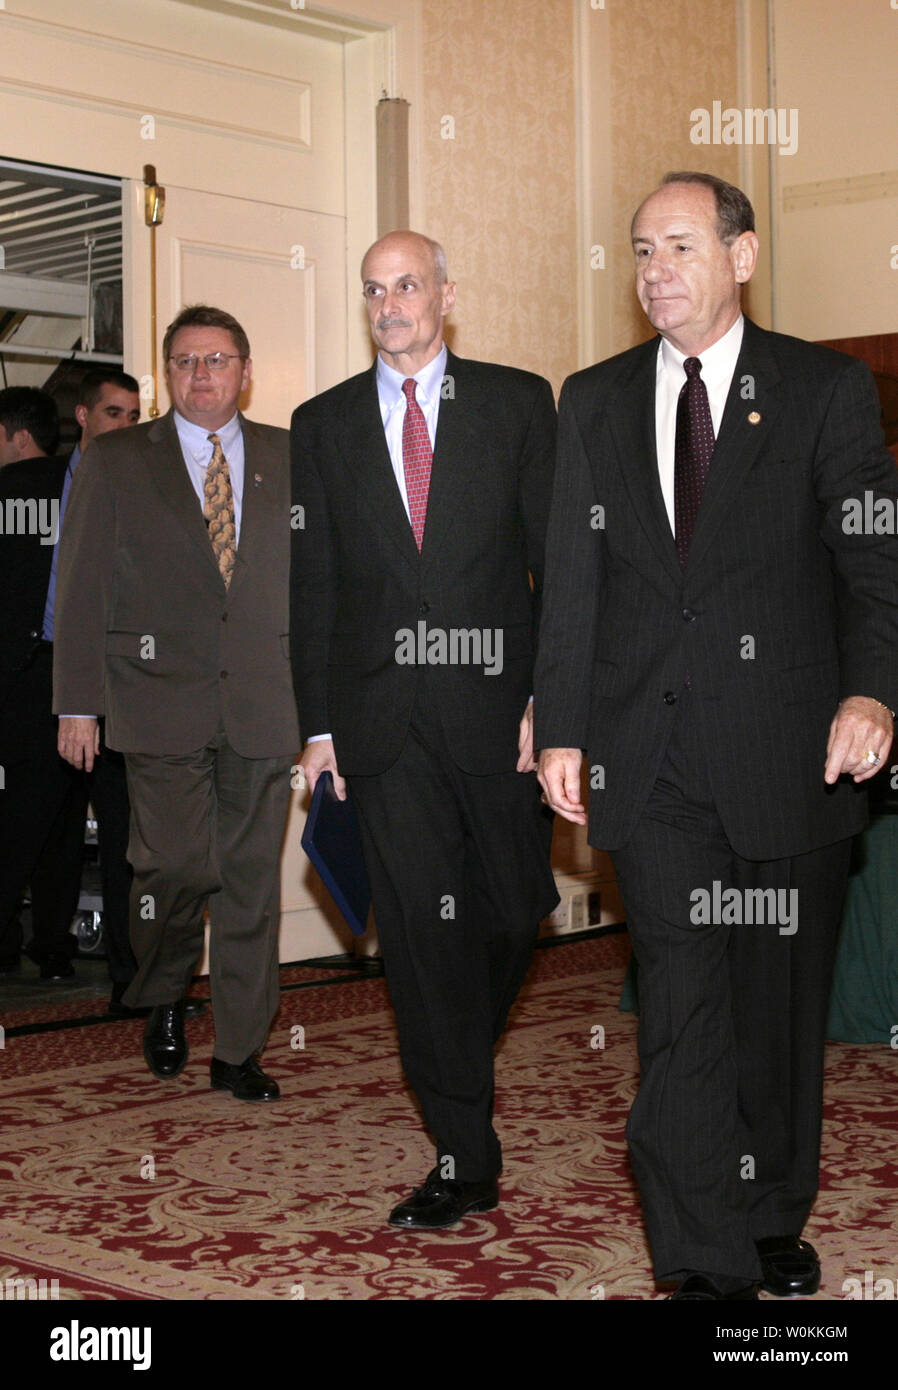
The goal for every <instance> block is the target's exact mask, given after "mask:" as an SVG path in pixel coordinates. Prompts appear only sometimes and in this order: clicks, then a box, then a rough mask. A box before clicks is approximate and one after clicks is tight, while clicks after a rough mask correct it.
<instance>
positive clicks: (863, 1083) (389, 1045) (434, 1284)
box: [0, 936, 898, 1301]
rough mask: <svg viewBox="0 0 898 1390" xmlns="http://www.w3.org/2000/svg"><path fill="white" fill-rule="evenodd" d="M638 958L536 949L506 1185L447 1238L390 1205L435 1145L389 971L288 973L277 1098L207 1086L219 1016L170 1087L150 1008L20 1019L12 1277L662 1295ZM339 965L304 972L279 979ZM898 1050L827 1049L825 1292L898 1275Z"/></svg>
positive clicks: (315, 1289)
mask: <svg viewBox="0 0 898 1390" xmlns="http://www.w3.org/2000/svg"><path fill="white" fill-rule="evenodd" d="M626 959H627V943H626V938H625V937H623V936H608V937H604V938H600V939H594V940H589V941H585V942H581V943H572V944H565V945H563V946H561V947H553V948H551V949H548V950H544V951H540V952H538V953H537V963H536V965H535V967H534V969H533V971H532V973H531V976H530V979H529V981H528V984H527V987H526V989H525V992H524V994H523V995H522V997H521V1000H520V1002H519V1005H518V1007H517V1008H516V1011H515V1014H514V1018H513V1024H512V1027H511V1028H510V1030H509V1032H508V1034H507V1036H506V1038H505V1040H504V1042H503V1045H502V1048H501V1051H500V1054H499V1058H498V1062H497V1077H498V1103H497V1127H498V1129H499V1132H500V1134H501V1137H502V1140H503V1145H504V1149H505V1163H506V1169H505V1174H504V1176H503V1179H502V1205H501V1206H500V1208H499V1209H498V1210H497V1211H495V1212H490V1213H488V1214H486V1215H482V1216H477V1217H473V1218H469V1219H468V1220H466V1221H465V1222H464V1223H463V1224H462V1225H461V1226H459V1227H457V1228H455V1229H454V1230H452V1231H449V1232H445V1233H443V1234H442V1235H439V1236H435V1235H434V1236H429V1235H426V1234H422V1233H414V1232H408V1233H403V1232H394V1231H392V1230H390V1229H389V1228H388V1227H387V1226H386V1225H385V1224H384V1217H385V1215H386V1213H387V1211H388V1210H389V1208H390V1206H391V1205H392V1204H393V1203H394V1202H395V1201H397V1200H398V1199H399V1198H401V1197H402V1196H404V1195H405V1194H406V1193H407V1192H408V1190H409V1188H410V1187H412V1186H413V1185H414V1184H415V1183H417V1182H419V1181H420V1180H421V1178H422V1176H423V1174H424V1173H425V1172H426V1171H427V1169H428V1168H429V1167H430V1164H431V1162H432V1158H431V1149H430V1147H429V1144H428V1142H427V1140H426V1138H425V1136H424V1133H423V1131H422V1129H421V1125H420V1122H419V1120H418V1117H417V1114H416V1111H415V1107H414V1102H413V1100H412V1098H411V1096H410V1094H409V1093H408V1091H407V1090H405V1089H404V1087H403V1084H402V1080H401V1075H400V1071H399V1065H398V1060H397V1050H396V1039H395V1033H394V1028H393V1022H392V1015H391V1013H390V1010H389V1006H388V1001H387V995H386V988H385V984H384V982H383V980H380V979H367V980H359V981H352V982H344V983H342V984H337V985H334V986H324V987H321V988H293V989H285V991H284V994H283V996H282V1005H281V1010H280V1013H279V1015H278V1018H277V1020H276V1023H275V1027H274V1029H273V1031H272V1035H271V1039H270V1041H269V1045H268V1049H267V1051H266V1054H265V1066H266V1069H267V1070H268V1071H270V1072H271V1073H272V1075H274V1076H275V1077H276V1079H277V1080H278V1082H279V1083H280V1086H281V1090H282V1095H283V1099H282V1100H281V1101H280V1102H279V1103H277V1104H274V1105H270V1106H250V1105H246V1104H241V1103H240V1102H238V1101H235V1100H234V1099H233V1098H232V1097H231V1096H229V1095H227V1094H224V1093H218V1092H212V1091H210V1090H209V1087H208V1064H209V1059H210V1057H211V1053H212V1022H211V1018H210V1017H209V1015H208V1013H207V1014H206V1016H204V1017H202V1018H200V1019H197V1020H194V1021H192V1022H189V1023H188V1037H189V1042H190V1047H191V1056H190V1061H189V1062H188V1065H187V1068H186V1070H185V1071H184V1072H183V1073H182V1074H181V1076H180V1077H178V1078H177V1079H176V1080H175V1081H173V1082H168V1083H163V1082H160V1081H157V1080H155V1079H154V1078H153V1077H152V1076H151V1075H150V1074H149V1073H148V1072H147V1070H146V1068H145V1066H144V1063H143V1060H142V1058H141V1055H140V1040H141V1031H142V1027H143V1025H142V1023H140V1022H122V1023H102V1024H97V1026H92V1027H81V1028H74V1029H68V1030H66V1029H62V1030H58V1031H54V1032H45V1033H38V1034H32V1035H25V1036H21V1035H18V1036H17V1035H13V1036H8V1037H7V1039H6V1046H5V1049H4V1050H3V1051H2V1053H0V1065H2V1074H3V1084H2V1090H0V1124H2V1129H3V1135H4V1138H3V1142H2V1152H0V1280H3V1279H5V1278H6V1277H7V1276H13V1275H30V1276H31V1277H34V1278H47V1279H51V1278H55V1279H58V1281H59V1296H60V1297H61V1298H68V1299H214V1300H233V1299H258V1300H275V1299H295V1298H303V1297H304V1298H306V1299H327V1300H338V1299H352V1300H378V1299H381V1300H383V1299H397V1300H399V1299H453V1300H458V1299H463V1300H464V1299H468V1300H477V1299H512V1300H531V1299H548V1300H587V1301H588V1300H593V1299H597V1298H605V1299H646V1298H651V1297H652V1296H653V1295H654V1286H653V1283H652V1279H651V1275H650V1269H649V1260H648V1251H647V1249H646V1245H645V1237H644V1232H643V1229H642V1225H641V1222H640V1218H639V1208H638V1203H637V1199H636V1193H635V1190H634V1187H633V1182H632V1178H631V1175H630V1170H629V1165H628V1161H627V1154H626V1146H625V1142H624V1121H625V1118H626V1112H627V1110H628V1108H629V1105H630V1102H631V1099H632V1097H633V1094H634V1090H635V1086H636V1058H635V1020H634V1019H633V1018H632V1016H630V1015H625V1014H621V1013H620V1012H619V1011H618V1008H617V1001H618V998H619V994H620V987H621V982H622V979H623V974H624V970H625V966H626ZM325 973H326V972H322V971H310V970H306V971H303V970H292V971H285V972H284V984H285V985H291V984H292V985H294V986H295V985H297V984H299V985H302V984H304V983H307V982H308V981H309V980H311V979H314V978H322V976H323V975H325ZM330 978H334V979H336V978H339V972H330ZM65 1008H68V1010H69V1014H70V1016H71V1015H73V1014H74V1015H76V1016H78V1017H84V1016H85V1014H86V1012H87V1010H86V1008H85V1006H84V1005H83V1004H78V1005H68V1006H64V1009H63V1010H62V1012H64V1010H65ZM102 1008H103V1005H102V1003H101V1002H100V1001H98V1002H97V1006H96V1011H97V1013H98V1014H99V1013H101V1012H102ZM60 1012H61V1011H60V1010H56V1011H55V1013H54V1015H53V1016H54V1017H56V1018H58V1017H59V1016H60ZM4 1021H5V1022H6V1024H7V1027H8V1028H11V1027H14V1026H16V1025H21V1024H22V1023H25V1022H36V1021H38V1020H37V1019H36V1018H34V1017H32V1015H31V1014H26V1013H21V1014H19V1013H16V1014H15V1015H12V1016H7V1018H6V1019H5V1020H4ZM597 1026H598V1027H597ZM297 1028H298V1029H300V1030H302V1031H297ZM601 1029H604V1038H603V1037H602V1033H601V1031H600V1030H601ZM602 1041H604V1047H600V1046H594V1045H593V1043H596V1044H598V1043H600V1042H602ZM291 1042H292V1044H293V1045H291ZM300 1043H304V1046H299V1045H298V1044H300ZM896 1066H898V1054H896V1053H895V1052H894V1051H892V1050H891V1049H889V1048H887V1047H881V1046H879V1047H878V1046H853V1045H848V1044H843V1043H838V1044H832V1045H831V1046H830V1048H829V1052H828V1070H827V1116H826V1138H825V1149H824V1187H823V1191H822V1192H821V1195H820V1197H819V1199H818V1202H817V1206H816V1209H815V1212H814V1214H813V1216H812V1219H811V1222H810V1224H809V1227H808V1231H807V1234H808V1235H809V1236H810V1238H811V1239H813V1240H814V1242H815V1243H816V1244H817V1246H818V1248H819V1250H820V1253H821V1256H822V1258H823V1260H824V1270H825V1274H824V1277H825V1283H824V1286H823V1288H822V1289H821V1292H820V1294H819V1295H818V1297H819V1298H829V1299H839V1298H842V1297H844V1292H843V1287H842V1281H843V1280H844V1279H846V1278H849V1277H855V1278H859V1279H860V1280H861V1281H863V1279H864V1272H865V1271H873V1277H874V1278H875V1277H879V1276H880V1275H887V1276H889V1277H890V1278H892V1279H894V1278H895V1277H896V1276H898V1258H896V1245H895V1235H894V1232H895V1230H896V1227H898V1171H896V1155H895V1145H894V1134H895V1128H896V1121H898V1099H896V1088H895V1070H896Z"/></svg>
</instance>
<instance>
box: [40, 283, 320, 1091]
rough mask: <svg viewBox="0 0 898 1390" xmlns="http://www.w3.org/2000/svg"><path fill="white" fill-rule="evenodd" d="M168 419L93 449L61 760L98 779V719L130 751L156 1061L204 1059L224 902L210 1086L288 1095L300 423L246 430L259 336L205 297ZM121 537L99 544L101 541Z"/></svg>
mask: <svg viewBox="0 0 898 1390" xmlns="http://www.w3.org/2000/svg"><path fill="white" fill-rule="evenodd" d="M163 357H164V359H165V363H166V370H167V373H168V383H169V392H170V395H171V398H172V401H173V403H174V405H173V408H172V410H170V411H169V413H168V414H167V415H166V416H165V417H164V418H163V419H161V420H156V421H154V422H152V423H151V424H148V425H138V426H136V427H135V428H133V429H130V430H126V431H123V432H122V433H119V434H116V435H105V436H103V437H101V438H100V439H97V440H95V441H94V443H93V444H92V446H91V447H90V449H89V450H88V452H87V455H86V457H85V459H84V460H83V462H82V464H81V466H80V468H79V469H78V473H77V475H76V478H75V483H74V486H73V488H72V495H71V500H70V503H69V511H68V516H67V518H66V525H65V529H64V531H63V537H62V548H61V557H60V570H59V587H58V590H57V613H56V652H55V679H54V705H55V709H56V711H57V712H58V713H59V715H60V721H59V747H60V752H61V753H62V754H63V756H64V757H66V758H67V759H68V760H69V761H70V762H72V763H73V764H74V766H76V767H81V766H84V767H86V768H87V769H88V770H90V768H91V767H92V765H93V760H94V757H95V756H96V753H97V749H98V731H97V724H96V720H95V719H94V718H90V717H85V716H89V715H90V713H91V711H95V712H96V714H98V715H105V718H106V740H107V742H108V744H109V746H110V747H111V748H115V749H119V750H121V751H122V752H123V753H124V755H125V765H126V768H127V774H128V791H129V793H130V799H131V835H130V843H129V852H128V857H129V859H130V861H131V865H132V867H133V870H134V879H133V884H132V889H131V924H132V933H131V935H132V944H133V946H134V951H135V954H136V956H137V961H138V972H137V976H136V978H135V980H134V982H133V984H132V985H131V986H130V988H129V989H128V991H127V993H126V994H125V1003H126V1004H129V1005H132V1006H134V1007H141V1006H147V1005H148V1006H150V1007H151V1009H152V1012H151V1014H150V1017H149V1019H148V1021H147V1028H146V1034H145V1038H144V1055H145V1057H146V1060H147V1063H148V1065H149V1067H150V1070H151V1071H152V1072H153V1073H154V1075H156V1076H159V1077H161V1078H169V1077H172V1076H176V1075H177V1074H178V1073H179V1072H180V1070H181V1069H182V1067H183V1066H184V1064H185V1062H186V1060H187V1044H186V1040H185V1036H184V993H185V990H186V988H187V985H188V983H189V980H190V976H191V973H192V971H193V968H194V966H195V963H196V960H197V957H198V956H199V954H200V951H201V949H202V942H203V914H204V910H205V907H206V903H207V901H209V900H210V899H211V903H210V911H211V917H212V945H211V991H212V1007H213V1012H214V1015H215V1025H216V1043H215V1052H214V1056H213V1059H212V1068H211V1082H212V1086H213V1087H214V1088H216V1089H227V1090H230V1091H232V1092H233V1094H234V1095H235V1096H237V1097H239V1098H240V1099H245V1100H273V1099H276V1098H277V1096H278V1088H277V1085H276V1083H275V1082H274V1081H273V1080H272V1079H271V1078H270V1077H268V1076H266V1075H265V1073H264V1072H263V1071H262V1069H261V1067H260V1066H259V1063H258V1060H257V1057H256V1054H257V1053H258V1052H259V1051H260V1050H261V1048H262V1046H263V1044H264V1041H265V1038H266V1035H267V1033H268V1028H269V1025H270V1023H271V1019H272V1018H273V1016H274V1013H275V1011H276V1008H277V999H278V973H277V972H278V955H277V933H278V920H279V910H280V892H279V889H280V884H279V860H280V846H281V839H282V835H283V830H284V822H285V818H286V812H287V804H288V800H289V793H290V767H291V758H292V755H293V754H294V753H295V751H296V750H297V748H298V742H299V735H298V730H297V727H296V709H295V703H294V699H293V690H292V685H291V680H290V665H289V649H288V641H287V611H288V595H287V576H288V567H289V541H288V527H289V510H288V504H289V482H288V457H287V443H288V441H287V433H286V431H285V430H279V429H274V428H272V427H271V426H268V425H258V424H254V423H253V422H251V421H249V420H246V419H244V417H243V416H242V415H240V413H239V412H238V410H237V402H238V398H239V396H240V393H241V391H243V390H245V389H246V387H247V386H248V385H249V381H250V374H251V362H250V354H249V343H248V342H247V339H246V334H245V333H244V331H243V329H242V328H241V326H240V324H239V323H237V321H236V320H235V319H234V318H233V317H232V316H231V315H230V314H226V313H225V312H224V311H223V310H220V309H214V308H211V307H209V306H206V305H193V306H191V307H189V308H187V309H184V310H182V311H181V313H180V314H179V315H178V316H177V318H176V319H175V320H174V322H173V323H172V324H170V325H169V328H168V329H167V331H166V335H165V340H164V343H163ZM97 535H100V536H103V537H105V538H106V544H105V545H102V546H99V547H98V546H97V544H96V536H97Z"/></svg>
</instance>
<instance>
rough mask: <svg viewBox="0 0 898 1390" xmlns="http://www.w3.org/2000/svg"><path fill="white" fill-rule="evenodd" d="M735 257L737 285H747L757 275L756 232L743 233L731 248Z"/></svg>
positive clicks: (734, 270)
mask: <svg viewBox="0 0 898 1390" xmlns="http://www.w3.org/2000/svg"><path fill="white" fill-rule="evenodd" d="M730 250H731V253H732V257H733V272H734V274H735V276H736V283H737V284H739V285H745V284H747V282H748V281H749V280H750V279H751V277H752V276H753V275H754V273H755V266H756V265H757V264H758V238H757V237H756V236H755V234H754V232H743V233H742V235H741V236H739V237H737V238H736V240H735V241H734V242H733V245H732V247H731V248H730Z"/></svg>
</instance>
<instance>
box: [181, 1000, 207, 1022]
mask: <svg viewBox="0 0 898 1390" xmlns="http://www.w3.org/2000/svg"><path fill="white" fill-rule="evenodd" d="M205 1012H206V1001H205V999H185V1000H184V1017H185V1018H199V1016H200V1014H204V1013H205Z"/></svg>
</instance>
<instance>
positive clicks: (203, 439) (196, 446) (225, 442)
mask: <svg viewBox="0 0 898 1390" xmlns="http://www.w3.org/2000/svg"><path fill="white" fill-rule="evenodd" d="M174 416H175V429H176V430H177V431H178V438H179V439H180V441H181V447H182V448H184V449H188V450H189V451H190V453H191V454H192V455H193V457H194V458H196V459H197V460H198V461H202V462H203V463H204V464H208V462H209V458H210V457H211V451H210V447H209V435H210V434H217V435H218V437H219V439H220V440H221V448H222V452H223V454H224V456H225V458H227V456H228V450H229V449H230V448H231V446H232V445H233V444H234V442H235V440H236V439H237V438H238V437H239V435H240V415H239V413H238V412H237V411H235V412H234V414H233V415H232V416H231V418H230V420H228V422H227V424H225V425H222V426H221V428H220V429H217V430H210V429H207V428H206V426H205V425H195V424H194V423H193V421H192V420H185V419H184V416H183V415H179V413H178V412H177V410H176V411H175V412H174ZM207 455H208V456H209V457H207Z"/></svg>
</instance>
